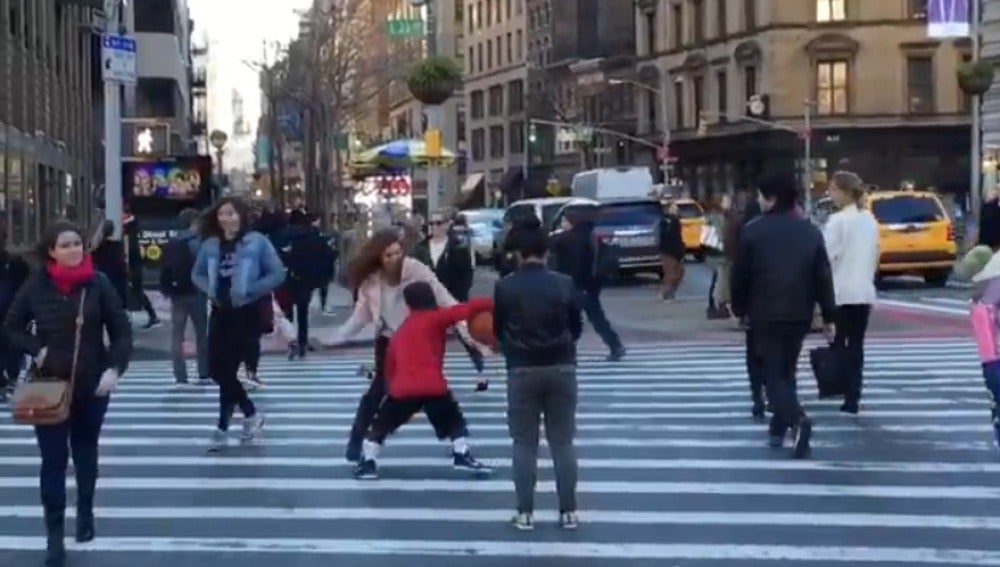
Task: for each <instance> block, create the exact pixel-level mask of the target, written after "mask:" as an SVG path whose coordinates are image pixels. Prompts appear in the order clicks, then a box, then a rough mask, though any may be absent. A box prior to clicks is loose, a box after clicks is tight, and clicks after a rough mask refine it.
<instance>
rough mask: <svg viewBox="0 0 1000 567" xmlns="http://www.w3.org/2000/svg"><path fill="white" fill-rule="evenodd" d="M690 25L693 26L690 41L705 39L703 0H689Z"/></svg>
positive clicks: (699, 41)
mask: <svg viewBox="0 0 1000 567" xmlns="http://www.w3.org/2000/svg"><path fill="white" fill-rule="evenodd" d="M691 27H693V28H694V30H693V36H694V37H692V41H694V42H695V43H701V42H703V41H705V0H691Z"/></svg>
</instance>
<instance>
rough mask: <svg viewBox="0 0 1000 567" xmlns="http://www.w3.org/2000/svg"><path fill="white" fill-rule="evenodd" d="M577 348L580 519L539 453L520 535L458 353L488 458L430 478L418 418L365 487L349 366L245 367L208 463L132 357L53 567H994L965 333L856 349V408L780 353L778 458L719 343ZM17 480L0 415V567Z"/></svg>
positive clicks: (456, 361)
mask: <svg viewBox="0 0 1000 567" xmlns="http://www.w3.org/2000/svg"><path fill="white" fill-rule="evenodd" d="M582 358H583V359H584V362H582V363H581V366H580V372H579V381H580V407H579V413H578V416H579V433H578V443H577V446H578V454H579V458H580V485H579V492H580V502H581V508H582V510H581V521H582V525H581V526H580V529H579V530H577V531H575V532H563V531H561V530H559V529H558V528H557V526H556V525H555V512H554V510H552V508H553V507H554V505H555V498H554V492H555V488H554V485H553V482H552V474H551V473H552V471H551V467H552V464H551V461H549V460H547V455H546V454H545V451H544V450H543V452H542V454H543V461H542V462H541V464H540V469H541V470H540V482H539V495H540V496H539V503H538V504H539V513H538V515H537V521H538V523H539V525H538V528H537V529H536V530H535V531H534V532H532V533H528V534H525V533H522V532H516V531H514V530H513V529H511V528H510V527H509V526H508V525H507V524H506V522H507V520H508V519H509V518H510V515H511V513H512V506H513V503H514V499H513V487H512V483H511V481H510V474H509V473H510V469H509V467H510V454H509V453H510V450H509V441H508V438H507V431H506V424H505V414H504V408H505V399H504V384H503V381H502V380H501V379H500V378H499V376H497V377H496V378H495V379H494V380H493V384H492V386H491V388H490V390H489V391H488V392H485V393H474V392H473V386H474V380H475V376H474V375H473V373H472V371H471V369H470V368H469V364H468V361H467V360H464V359H463V357H462V356H460V355H458V354H456V355H454V356H452V357H451V358H450V359H449V362H448V368H449V371H450V376H451V377H452V381H453V385H454V388H455V390H456V392H457V393H458V394H459V397H460V399H461V401H462V403H463V406H464V409H465V411H466V413H467V416H468V418H469V423H470V427H471V430H472V435H473V443H474V445H473V447H474V451H475V453H476V455H477V456H478V457H480V458H481V459H483V460H485V461H487V462H488V463H489V464H491V465H493V466H494V467H495V468H496V472H495V474H494V475H493V477H492V478H489V479H475V478H472V477H470V476H468V475H466V474H463V473H460V472H456V471H454V470H452V468H451V462H450V459H449V458H447V450H446V448H445V446H443V445H442V444H441V443H440V442H438V441H437V440H436V439H434V437H433V435H432V432H431V429H430V427H429V426H428V424H426V423H425V422H424V421H423V420H421V419H418V420H417V421H414V422H413V423H411V424H410V425H409V426H408V427H406V428H404V429H403V430H402V431H401V432H400V434H399V435H398V436H396V437H393V438H392V439H391V440H390V441H389V443H388V444H387V446H386V449H385V451H384V458H383V459H382V460H381V461H380V465H381V472H382V479H381V480H379V481H375V482H364V481H356V480H354V479H352V478H351V477H350V467H349V466H348V465H347V464H346V463H344V462H343V460H342V454H343V445H344V438H345V436H346V432H347V431H348V428H349V425H350V421H351V418H352V415H353V410H354V406H355V403H356V401H357V397H358V396H359V394H360V391H361V389H362V388H363V387H364V383H363V379H361V378H358V377H357V376H356V369H357V367H358V365H359V363H361V362H363V361H362V360H361V359H358V358H344V357H327V358H324V357H315V358H313V359H309V360H305V361H296V362H289V361H286V360H284V359H279V358H267V359H265V360H264V361H263V362H262V367H261V368H262V371H261V376H262V377H264V379H265V380H266V383H267V385H266V386H265V387H264V388H263V389H261V390H259V391H258V392H257V393H256V394H255V396H254V397H255V399H256V401H257V402H258V405H259V407H260V408H261V409H262V410H263V411H265V412H266V414H267V416H268V426H267V428H266V432H265V435H264V438H263V439H262V441H261V443H260V444H259V445H258V446H253V447H231V448H230V449H229V450H228V451H227V452H226V453H224V454H221V455H208V454H206V453H205V450H204V447H205V445H206V443H207V441H208V437H209V433H210V430H211V427H212V425H213V423H214V420H215V417H216V412H217V405H216V404H217V402H216V398H215V391H214V390H213V389H208V388H206V389H204V391H201V390H199V389H198V388H196V387H187V388H185V389H178V388H175V387H173V386H172V385H171V378H170V371H169V367H168V363H166V362H139V363H136V364H135V365H134V366H133V368H132V369H131V370H130V372H129V374H128V375H127V377H126V379H125V380H124V381H123V383H122V384H121V386H120V389H119V391H118V392H117V393H116V395H115V397H114V400H113V402H112V407H111V410H110V413H109V416H108V419H107V424H106V426H105V431H104V436H103V439H102V471H101V474H102V476H101V480H100V484H99V494H98V513H97V515H98V522H99V523H98V538H97V539H96V540H95V541H93V542H91V543H89V544H85V545H76V544H72V543H70V548H71V550H72V551H73V552H74V554H75V557H74V558H73V559H74V561H73V563H72V565H73V566H74V567H118V566H122V567H124V566H126V565H128V566H133V565H144V566H145V565H152V566H159V565H163V566H167V565H170V566H171V567H188V566H192V567H200V566H204V565H212V566H213V567H229V566H236V565H240V566H243V567H246V566H249V567H254V566H258V565H260V566H263V565H274V564H287V565H294V566H296V567H313V566H315V567H320V566H324V567H326V566H329V565H350V566H365V567H367V566H371V567H385V566H390V567H391V566H403V565H406V566H409V567H414V566H418V567H419V566H425V565H426V566H430V565H434V566H435V567H460V566H461V567H467V566H468V565H469V564H470V561H474V562H475V564H476V565H477V566H484V567H500V566H509V565H512V564H514V562H515V561H516V562H517V564H518V565H520V566H522V567H543V566H544V567H549V566H557V567H585V566H598V565H600V566H605V565H611V564H614V565H621V566H623V567H638V566H642V567H646V566H649V567H653V566H656V567H663V566H667V565H684V566H685V567H687V566H703V565H704V566H709V565H712V566H721V565H726V566H741V567H742V566H745V565H773V566H778V565H781V566H785V565H791V564H795V565H807V566H811V567H820V566H826V565H835V564H842V563H843V562H846V561H851V562H858V563H865V564H877V565H880V566H893V565H898V566H902V565H910V566H912V565H915V564H922V565H948V566H959V565H975V566H987V565H1000V537H998V535H1000V507H998V504H1000V483H998V482H997V480H996V479H997V478H1000V462H998V461H997V451H996V449H995V448H994V447H993V445H992V441H991V428H990V424H989V408H988V402H987V398H986V394H985V391H984V388H983V386H982V378H981V375H980V372H979V367H978V362H977V357H976V352H975V350H974V347H973V346H972V345H971V344H969V343H968V342H966V341H961V340H916V341H914V340H911V341H906V342H903V341H894V340H889V339H880V340H878V341H876V342H873V343H872V344H870V345H869V347H868V349H867V368H868V370H867V374H866V377H867V389H866V397H865V399H864V401H863V411H862V415H861V416H860V417H858V418H851V417H847V416H842V415H840V414H839V413H838V411H837V402H835V401H829V402H819V401H817V400H816V391H815V386H814V383H813V381H812V379H811V378H809V375H808V370H807V364H806V362H805V357H804V356H803V361H802V366H801V376H800V391H801V392H802V395H803V398H804V400H805V401H806V403H807V407H808V409H809V411H810V413H811V414H812V415H813V418H814V421H815V423H816V434H815V442H814V450H813V458H812V459H810V460H802V461H797V460H792V459H789V458H788V453H787V452H784V451H783V452H780V453H776V452H775V451H773V450H771V449H768V448H766V447H765V439H764V436H765V435H764V427H763V426H762V425H761V424H758V423H754V422H753V421H752V420H751V419H750V417H749V410H750V407H749V401H748V394H747V385H746V378H745V373H744V365H743V357H742V347H741V346H740V345H737V344H721V343H715V344H712V343H671V344H664V345H659V346H656V345H649V346H641V347H639V346H637V347H634V348H633V349H631V350H630V352H629V356H628V358H627V360H625V361H624V362H621V363H614V364H612V363H606V362H603V361H602V360H601V359H600V357H599V356H598V353H585V354H584V355H583V356H582ZM489 372H491V373H495V372H496V370H490V371H489ZM37 470H38V457H37V451H36V448H35V444H34V438H33V435H32V433H31V431H30V430H28V429H26V428H24V427H21V426H17V425H14V424H12V423H11V422H10V420H9V418H8V417H6V415H4V416H3V417H2V418H0V565H17V566H31V565H37V564H38V561H39V551H38V550H40V549H41V548H42V547H43V540H42V537H41V535H42V533H41V532H42V529H41V525H42V521H41V508H40V506H39V504H38V496H37V485H38V480H37ZM69 484H70V486H72V474H71V475H70V480H69ZM69 514H70V517H72V509H70V510H69Z"/></svg>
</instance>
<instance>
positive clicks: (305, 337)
mask: <svg viewBox="0 0 1000 567" xmlns="http://www.w3.org/2000/svg"><path fill="white" fill-rule="evenodd" d="M292 293H293V294H292V309H293V311H294V319H295V326H296V329H297V330H298V336H297V338H296V340H297V341H298V346H299V352H300V353H305V352H306V349H307V347H308V346H309V303H311V302H312V290H311V289H308V290H297V291H294V292H292Z"/></svg>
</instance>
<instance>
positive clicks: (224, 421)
mask: <svg viewBox="0 0 1000 567" xmlns="http://www.w3.org/2000/svg"><path fill="white" fill-rule="evenodd" d="M254 344H256V345H257V346H256V351H257V353H258V355H257V356H258V357H259V352H260V313H259V309H258V307H257V304H250V305H246V306H243V307H238V308H235V309H221V308H219V307H214V306H213V307H212V314H211V316H210V317H209V320H208V365H209V371H210V372H211V374H212V379H213V380H215V383H216V384H218V385H219V423H218V427H219V430H221V431H227V430H228V429H229V419H230V417H231V416H232V414H233V409H234V408H236V406H239V408H240V411H242V412H243V415H244V417H253V416H254V414H256V413H257V409H256V408H255V407H254V405H253V402H252V401H250V397H249V396H248V395H247V391H246V389H245V388H244V387H243V384H242V383H240V380H239V377H238V375H237V374H238V372H239V368H240V363H241V362H244V361H246V362H247V367H248V369H249V367H250V363H249V356H250V355H251V354H252V353H253V351H254ZM255 366H256V364H255Z"/></svg>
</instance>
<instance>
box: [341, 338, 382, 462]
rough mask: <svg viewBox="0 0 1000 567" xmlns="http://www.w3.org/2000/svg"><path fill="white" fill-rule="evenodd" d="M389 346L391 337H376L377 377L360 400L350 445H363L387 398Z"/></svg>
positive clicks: (352, 426) (369, 384)
mask: <svg viewBox="0 0 1000 567" xmlns="http://www.w3.org/2000/svg"><path fill="white" fill-rule="evenodd" d="M388 348H389V337H383V336H381V335H380V336H378V337H377V338H376V339H375V377H374V378H372V380H371V382H369V383H368V389H367V390H365V393H364V394H363V395H362V396H361V399H360V400H359V401H358V411H357V412H356V413H355V414H354V424H353V425H351V436H350V438H349V440H348V442H347V444H348V447H358V448H360V447H361V442H362V441H363V440H364V438H365V434H367V433H368V430H369V429H370V428H371V426H372V423H373V422H374V421H375V416H376V414H378V411H379V406H380V405H382V400H383V399H384V398H385V352H386V350H388Z"/></svg>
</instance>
